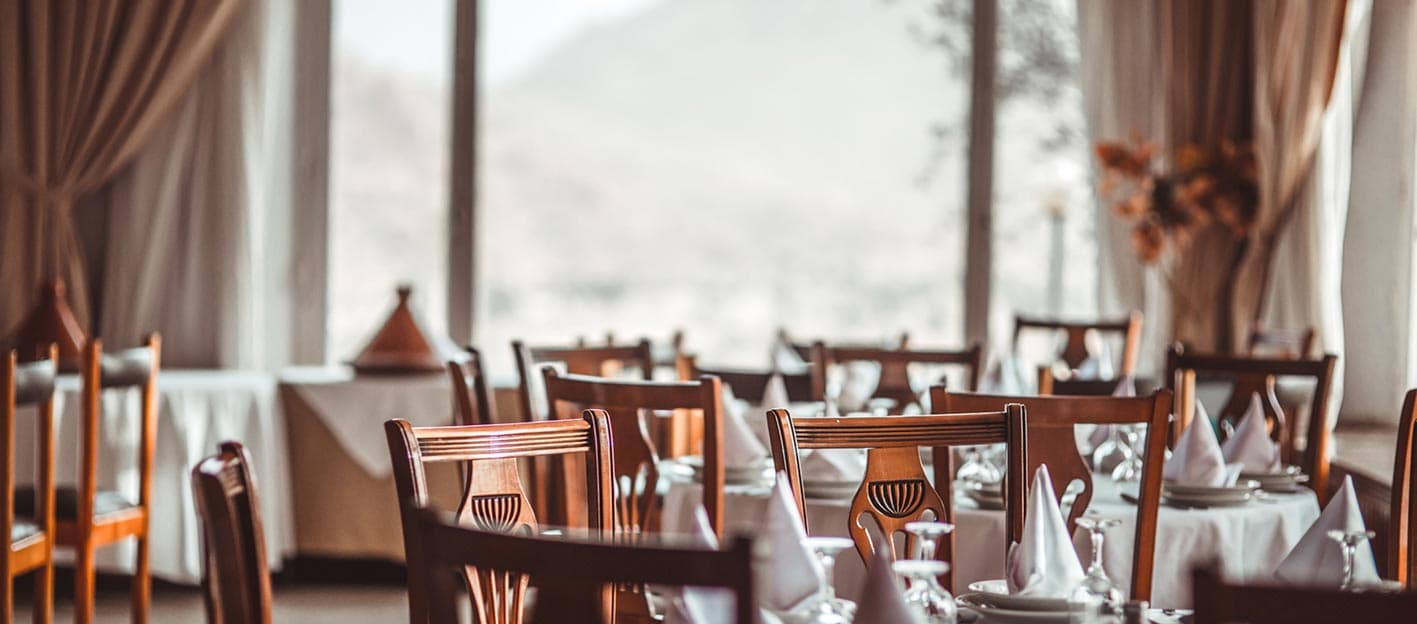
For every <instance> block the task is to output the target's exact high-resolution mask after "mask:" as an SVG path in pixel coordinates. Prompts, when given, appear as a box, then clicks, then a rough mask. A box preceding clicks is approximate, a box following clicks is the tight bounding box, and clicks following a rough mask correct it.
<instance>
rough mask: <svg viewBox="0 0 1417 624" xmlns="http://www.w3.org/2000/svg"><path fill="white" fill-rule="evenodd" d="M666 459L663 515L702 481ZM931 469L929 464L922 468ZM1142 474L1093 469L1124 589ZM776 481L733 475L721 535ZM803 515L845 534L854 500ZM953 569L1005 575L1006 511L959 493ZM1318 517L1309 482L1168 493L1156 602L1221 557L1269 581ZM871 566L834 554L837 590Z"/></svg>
mask: <svg viewBox="0 0 1417 624" xmlns="http://www.w3.org/2000/svg"><path fill="white" fill-rule="evenodd" d="M665 461H666V462H670V465H666V466H664V467H663V468H662V469H661V471H660V474H661V475H665V478H664V479H662V480H663V481H664V482H665V484H666V485H665V486H664V487H663V496H664V499H663V500H664V509H665V511H664V513H665V517H671V516H673V515H676V514H681V513H684V509H685V508H686V507H690V506H692V505H695V504H697V503H698V501H700V500H702V499H701V492H702V486H701V485H700V484H699V483H696V482H695V481H694V480H693V478H692V477H691V476H688V475H689V474H690V471H686V470H682V469H677V468H676V467H675V466H674V465H673V462H674V461H675V460H665ZM926 472H927V474H929V473H930V471H929V470H927V471H926ZM1135 488H1136V483H1117V482H1114V481H1113V480H1112V478H1111V477H1110V476H1107V475H1101V474H1097V475H1094V476H1093V497H1092V501H1091V504H1090V505H1089V512H1091V513H1095V514H1098V515H1101V516H1103V517H1108V518H1116V519H1117V520H1119V521H1120V522H1119V523H1118V524H1117V525H1116V526H1114V527H1112V528H1111V529H1109V530H1108V531H1107V533H1106V539H1105V540H1104V542H1103V549H1102V550H1103V567H1104V568H1105V569H1106V570H1107V574H1108V576H1109V578H1111V579H1112V580H1113V582H1114V583H1115V584H1117V585H1118V586H1119V587H1121V588H1123V590H1124V591H1125V588H1126V587H1127V586H1128V584H1129V580H1130V578H1131V566H1132V551H1133V543H1134V536H1135V530H1136V506H1135V505H1134V504H1133V503H1131V502H1129V501H1128V500H1126V499H1125V498H1124V497H1123V496H1122V493H1123V492H1124V491H1127V490H1128V489H1130V490H1131V491H1135ZM771 491H772V490H771V481H770V480H764V481H763V482H761V483H756V482H755V483H739V484H730V485H727V486H726V487H725V492H724V501H723V512H724V513H723V517H724V531H723V533H724V534H725V535H731V534H733V533H735V532H743V533H748V534H752V533H754V532H755V531H756V529H757V528H758V527H759V526H760V521H761V519H762V517H763V513H764V510H765V509H766V507H767V504H768V500H769V495H770V494H771ZM806 503H807V504H806V515H807V518H806V521H807V523H808V528H809V532H810V534H812V535H824V536H838V537H849V534H848V530H847V527H848V525H847V522H848V517H847V516H848V515H849V511H850V508H851V499H850V498H849V497H848V498H837V499H816V498H808V499H807V501H806ZM954 515H955V517H954V525H955V530H954V535H955V541H954V544H955V546H954V548H955V550H954V557H953V561H952V562H951V565H952V566H953V571H954V585H955V586H954V588H952V591H954V592H955V593H956V594H958V593H961V592H964V591H968V589H967V588H968V586H969V585H970V584H971V583H974V582H977V581H985V580H992V579H1001V578H1003V576H1004V555H1005V552H1006V546H1007V545H1006V544H1005V536H1004V522H1005V520H1004V512H1003V511H1002V510H999V509H983V508H980V507H979V506H978V505H977V504H976V503H975V502H974V500H972V499H970V498H969V497H966V496H964V495H963V494H957V495H956V500H955V501H954ZM1318 516H1319V505H1318V498H1317V496H1315V495H1314V493H1313V492H1312V491H1311V490H1308V489H1306V488H1302V487H1301V488H1299V489H1298V490H1296V491H1294V492H1291V493H1269V492H1266V493H1264V495H1262V496H1259V497H1257V498H1256V499H1255V500H1253V501H1251V502H1249V503H1246V504H1245V505H1241V506H1235V507H1210V508H1180V507H1173V506H1170V505H1169V504H1166V503H1164V502H1163V504H1162V506H1161V509H1160V510H1159V513H1158V518H1157V536H1156V557H1155V566H1154V574H1153V576H1152V593H1151V604H1152V606H1153V607H1156V608H1166V609H1189V608H1191V572H1192V570H1193V568H1195V567H1196V566H1200V565H1205V564H1210V563H1212V562H1219V564H1220V566H1221V568H1220V569H1221V571H1222V572H1223V573H1224V574H1225V575H1226V576H1227V577H1228V578H1232V579H1235V580H1237V581H1243V582H1260V581H1265V580H1269V579H1270V578H1271V573H1272V572H1273V570H1274V568H1275V566H1277V565H1278V564H1279V562H1280V561H1281V560H1282V559H1283V558H1284V556H1285V555H1286V554H1287V553H1288V552H1289V550H1290V549H1291V548H1293V546H1294V544H1295V543H1297V542H1298V540H1299V538H1300V537H1301V536H1302V535H1303V534H1304V531H1305V530H1306V529H1308V527H1309V525H1311V524H1312V523H1313V522H1314V520H1315V519H1317V518H1318ZM1073 537H1074V547H1075V549H1076V551H1077V552H1078V556H1079V558H1080V559H1081V560H1082V561H1083V562H1084V564H1086V562H1088V561H1090V558H1091V552H1092V551H1091V545H1090V543H1089V537H1088V535H1087V533H1086V531H1083V530H1081V529H1079V530H1078V531H1077V532H1076V533H1075V534H1074V536H1073ZM865 575H866V567H865V564H864V562H863V561H862V559H861V558H860V557H859V556H844V557H842V558H841V559H840V560H838V562H837V566H836V574H835V587H836V591H837V593H838V595H840V596H843V597H846V598H850V599H855V598H856V597H857V596H858V594H859V592H860V589H861V587H862V584H863V582H864V580H865Z"/></svg>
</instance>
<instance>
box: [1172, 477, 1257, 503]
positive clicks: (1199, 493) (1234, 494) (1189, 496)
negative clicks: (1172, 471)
mask: <svg viewBox="0 0 1417 624" xmlns="http://www.w3.org/2000/svg"><path fill="white" fill-rule="evenodd" d="M1259 487H1260V484H1259V482H1258V481H1251V480H1247V479H1241V480H1240V481H1239V482H1238V483H1236V484H1235V485H1231V486H1220V487H1212V486H1202V485H1181V484H1179V483H1163V484H1161V496H1162V498H1165V499H1166V502H1167V503H1170V504H1171V505H1174V506H1176V507H1188V508H1190V507H1198V508H1205V507H1238V506H1240V505H1244V504H1247V503H1249V502H1250V501H1251V500H1253V499H1254V498H1255V490H1258V489H1259Z"/></svg>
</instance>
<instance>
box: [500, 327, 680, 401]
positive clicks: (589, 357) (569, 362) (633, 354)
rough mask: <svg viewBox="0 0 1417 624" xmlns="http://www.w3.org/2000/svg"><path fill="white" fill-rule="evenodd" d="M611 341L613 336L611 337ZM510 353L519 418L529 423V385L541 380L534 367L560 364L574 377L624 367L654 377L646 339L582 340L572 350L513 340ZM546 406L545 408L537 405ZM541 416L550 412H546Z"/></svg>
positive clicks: (611, 372) (606, 373)
mask: <svg viewBox="0 0 1417 624" xmlns="http://www.w3.org/2000/svg"><path fill="white" fill-rule="evenodd" d="M611 338H613V337H611ZM512 353H513V355H515V356H516V361H517V384H518V385H517V389H518V390H520V394H521V404H522V419H523V420H532V419H533V418H534V414H538V413H543V412H542V411H540V410H536V411H534V410H533V406H532V401H534V400H537V398H536V397H532V396H531V395H532V393H531V392H530V385H531V384H532V383H534V382H533V381H532V380H533V379H540V375H541V374H540V373H539V372H538V371H537V368H538V366H539V365H541V364H562V365H564V366H565V367H566V372H568V373H571V374H573V375H590V376H594V377H606V376H611V375H614V374H615V373H617V372H618V371H620V370H623V369H626V368H636V369H639V371H640V372H641V375H640V378H641V379H644V380H650V379H653V378H654V354H653V351H652V349H651V348H650V342H649V340H648V339H643V340H640V341H639V342H638V343H636V344H634V345H632V346H613V345H611V346H601V347H590V346H585V342H584V340H582V341H580V344H578V345H577V346H571V347H530V346H527V345H525V344H523V343H522V342H521V341H520V340H513V341H512ZM537 407H545V406H537ZM544 413H550V412H549V411H547V412H544Z"/></svg>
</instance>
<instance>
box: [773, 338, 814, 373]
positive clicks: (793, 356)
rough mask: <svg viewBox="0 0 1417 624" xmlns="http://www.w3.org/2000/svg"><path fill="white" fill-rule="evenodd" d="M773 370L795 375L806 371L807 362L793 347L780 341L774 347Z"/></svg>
mask: <svg viewBox="0 0 1417 624" xmlns="http://www.w3.org/2000/svg"><path fill="white" fill-rule="evenodd" d="M772 368H773V370H779V371H785V372H789V373H795V372H799V371H802V370H806V368H807V362H805V361H803V359H802V356H800V355H797V350H796V349H793V348H792V345H790V344H787V343H786V342H783V341H782V340H778V341H777V342H775V343H773V345H772Z"/></svg>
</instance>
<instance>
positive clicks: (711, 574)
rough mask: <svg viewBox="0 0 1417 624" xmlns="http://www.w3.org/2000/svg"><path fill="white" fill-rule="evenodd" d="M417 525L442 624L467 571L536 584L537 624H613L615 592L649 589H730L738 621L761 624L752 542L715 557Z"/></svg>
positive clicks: (419, 521)
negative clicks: (460, 574)
mask: <svg viewBox="0 0 1417 624" xmlns="http://www.w3.org/2000/svg"><path fill="white" fill-rule="evenodd" d="M413 521H414V522H415V523H416V525H417V526H416V530H415V532H416V534H417V535H418V541H419V543H420V544H426V545H428V547H427V548H426V549H424V550H425V553H426V556H425V557H423V558H422V561H423V565H424V566H426V569H424V570H422V571H421V572H420V574H419V576H420V577H422V578H427V579H429V580H430V582H431V583H432V585H431V593H432V597H433V609H432V611H433V612H432V618H431V621H432V622H434V623H436V624H445V623H446V624H452V623H454V622H457V621H458V615H457V614H458V597H459V596H458V594H459V592H458V588H457V585H456V584H455V583H454V582H452V575H451V574H449V572H451V571H455V570H461V569H465V568H476V569H478V570H483V571H491V572H492V573H496V574H500V575H505V576H507V577H510V578H520V579H521V580H520V583H521V584H522V585H525V584H526V583H527V580H528V577H530V579H531V580H532V581H533V582H535V583H536V587H537V596H536V605H535V606H534V607H533V608H532V613H531V618H530V622H531V624H550V623H555V624H562V623H566V622H589V623H594V624H610V622H611V615H610V614H612V613H614V608H613V605H612V601H613V592H612V591H611V590H610V589H609V588H610V587H611V586H614V585H630V584H634V585H638V584H643V583H652V584H656V585H675V586H694V587H721V588H725V589H728V590H730V591H732V592H733V595H734V597H735V602H736V606H735V607H734V619H733V621H734V622H736V623H737V624H752V622H755V621H756V617H757V609H758V607H757V600H756V598H755V591H754V586H753V570H752V564H753V543H752V541H751V540H750V539H748V538H746V537H738V538H734V539H733V540H731V541H730V542H729V543H728V545H727V547H726V548H724V549H722V550H709V549H690V548H671V547H661V546H645V545H627V544H625V543H623V542H621V543H611V541H610V540H595V541H589V540H575V539H570V538H548V537H535V536H529V535H519V534H511V533H505V532H493V531H486V530H480V529H478V528H469V527H464V526H458V525H456V524H452V523H449V522H448V521H447V520H446V519H445V518H444V517H442V516H441V515H440V514H437V513H436V512H433V511H431V510H423V511H421V512H420V513H417V514H415V517H414V519H413ZM522 606H523V603H517V604H516V605H513V606H512V607H511V608H510V609H509V611H508V615H509V616H511V617H509V619H511V620H513V621H521V610H522ZM478 621H480V622H486V620H478Z"/></svg>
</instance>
